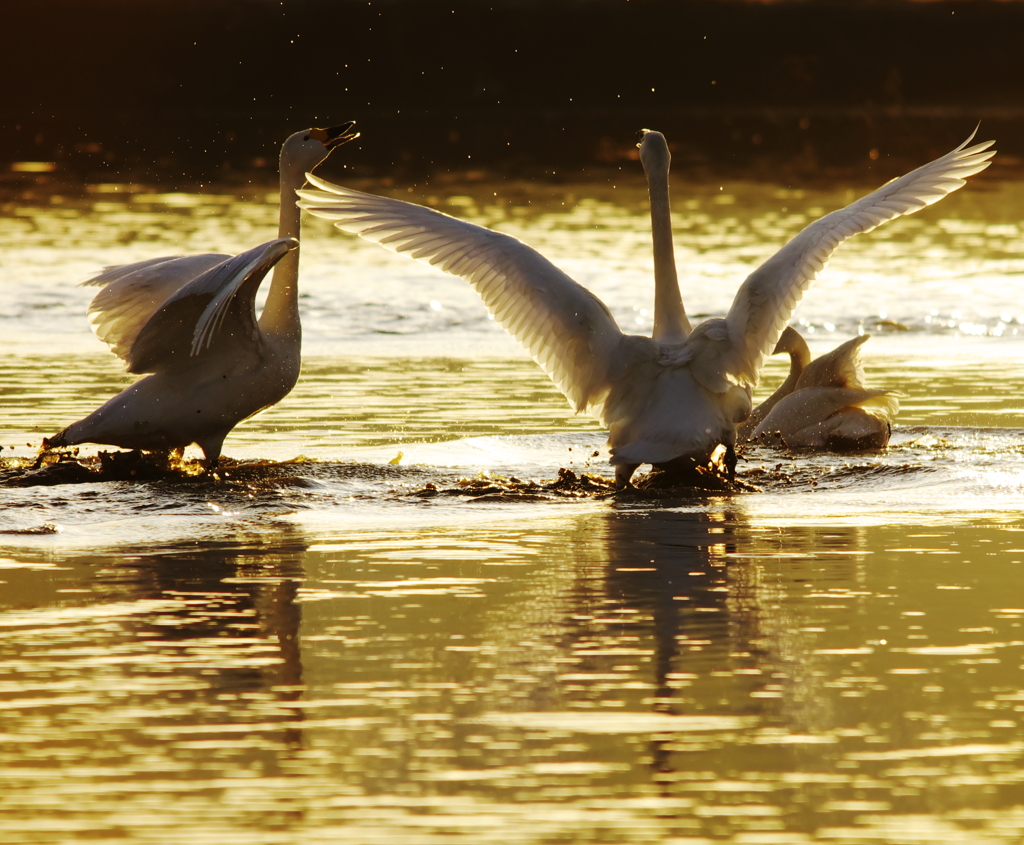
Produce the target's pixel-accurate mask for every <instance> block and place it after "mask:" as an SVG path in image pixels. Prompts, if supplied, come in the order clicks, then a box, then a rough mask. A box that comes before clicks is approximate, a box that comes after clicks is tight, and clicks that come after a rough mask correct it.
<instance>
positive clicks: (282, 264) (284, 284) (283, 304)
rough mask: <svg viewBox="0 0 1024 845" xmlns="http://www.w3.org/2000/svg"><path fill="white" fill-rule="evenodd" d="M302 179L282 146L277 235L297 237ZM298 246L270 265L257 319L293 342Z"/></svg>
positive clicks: (297, 326) (297, 325)
mask: <svg viewBox="0 0 1024 845" xmlns="http://www.w3.org/2000/svg"><path fill="white" fill-rule="evenodd" d="M305 180H306V174H305V169H304V168H303V167H302V166H301V164H300V163H298V162H295V161H294V160H293V159H292V157H291V156H289V155H288V154H287V145H286V147H285V149H283V150H282V152H281V196H280V200H279V204H280V208H281V210H280V217H279V219H278V224H277V236H278V237H279V238H295V239H298V238H299V228H300V221H301V216H302V212H301V210H300V209H299V207H298V206H297V205H296V204H295V191H296V190H298V189H299V188H301V187H302V184H303V182H305ZM300 249H301V247H300ZM300 249H294V250H292V251H291V252H289V253H288V254H287V255H286V256H285V257H284V258H282V259H281V260H280V261H278V262H277V265H276V266H275V267H274V275H273V276H272V278H271V281H270V290H269V292H268V293H267V301H266V303H265V304H264V306H263V313H262V314H260V320H259V324H260V329H262V330H263V331H264V332H265V333H267V334H271V335H277V336H283V337H287V338H288V339H289V340H294V341H295V342H298V341H299V340H301V338H302V323H301V322H300V320H299V251H300Z"/></svg>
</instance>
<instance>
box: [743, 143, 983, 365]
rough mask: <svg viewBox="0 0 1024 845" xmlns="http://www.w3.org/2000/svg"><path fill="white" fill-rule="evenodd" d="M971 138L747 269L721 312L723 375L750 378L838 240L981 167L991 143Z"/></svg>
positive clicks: (938, 194) (907, 210)
mask: <svg viewBox="0 0 1024 845" xmlns="http://www.w3.org/2000/svg"><path fill="white" fill-rule="evenodd" d="M973 138H974V134H973V133H972V134H971V137H970V138H968V139H967V140H966V141H964V142H963V143H962V144H961V145H960V146H959V147H957V148H956V149H955V150H952V151H951V152H949V153H947V154H946V155H944V156H942V157H941V158H938V159H936V160H935V161H932V162H930V163H928V164H926V165H924V166H922V167H919V168H917V169H916V170H913V171H911V172H910V173H908V174H906V175H905V176H901V177H900V178H898V179H894V180H892V181H891V182H888V183H886V184H885V185H883V186H882V187H881V188H879V189H878V190H877V191H875V192H874V193H872V194H868V195H867V196H866V197H862V198H861V199H859V200H857V201H856V202H854V203H852V204H851V205H848V206H847V207H846V208H843V209H840V210H838V211H833V212H832V213H831V214H827V215H825V216H824V217H822V218H821V219H820V220H817V221H815V222H814V223H811V224H810V225H809V226H807V227H806V228H805V229H803V230H802V231H801V232H800V233H799V234H797V235H796V237H794V238H793V239H792V240H791V241H790V242H789V243H788V244H786V245H785V246H784V247H783V248H782V249H780V250H779V251H778V252H777V253H775V255H773V256H772V257H771V258H769V259H768V260H767V261H766V262H765V263H764V264H762V265H761V266H760V267H759V268H758V269H757V270H755V271H754V272H753V273H751V274H750V275H749V276H748V277H747V279H746V281H744V282H743V284H742V285H741V286H740V289H739V291H738V292H737V293H736V298H735V299H734V300H733V304H732V307H731V308H730V310H729V314H728V317H727V318H726V319H727V322H728V324H729V336H730V340H731V346H732V350H733V354H734V356H735V357H734V359H733V360H731V361H730V362H729V374H730V375H731V376H732V377H733V378H735V379H736V380H737V381H739V382H740V383H744V384H750V385H753V384H756V383H757V379H758V375H759V373H760V370H761V366H762V365H763V363H764V359H765V356H767V355H768V354H769V352H770V351H771V350H772V348H773V347H774V346H775V343H776V341H778V339H779V336H780V335H781V334H782V331H783V329H784V328H785V327H786V324H787V323H788V322H789V319H790V317H792V315H793V311H794V310H795V309H796V306H797V304H798V303H799V302H800V299H801V298H802V297H803V295H804V292H805V291H806V290H807V289H808V288H809V287H810V286H811V284H812V283H813V282H814V280H815V278H816V277H817V275H818V273H820V272H821V271H822V270H823V269H824V267H825V265H826V264H827V263H828V260H829V258H830V257H831V255H832V253H833V252H834V251H835V249H836V247H838V246H839V244H841V243H842V242H843V241H845V240H847V239H848V238H852V237H853V236H854V235H859V234H863V233H864V232H870V231H871V230H872V229H874V228H875V227H877V226H880V225H881V224H883V223H885V222H887V221H889V220H893V219H895V218H897V217H900V216H902V215H905V214H913V213H914V212H915V211H919V210H920V209H922V208H924V207H925V206H928V205H931V204H932V203H934V202H937V201H938V200H940V199H942V198H943V197H945V196H947V195H948V194H950V193H952V192H953V191H955V190H957V189H958V188H960V187H962V186H963V185H964V183H965V181H966V180H967V178H968V177H969V176H973V175H974V174H975V173H979V172H980V171H982V170H984V169H985V168H986V167H988V166H989V164H991V161H990V159H991V158H992V156H993V155H995V150H991V149H989V148H990V147H991V146H992V144H993V143H994V142H993V141H986V142H984V143H981V144H975V145H974V146H973V147H968V146H967V145H968V144H969V143H970V142H971V141H972V140H973Z"/></svg>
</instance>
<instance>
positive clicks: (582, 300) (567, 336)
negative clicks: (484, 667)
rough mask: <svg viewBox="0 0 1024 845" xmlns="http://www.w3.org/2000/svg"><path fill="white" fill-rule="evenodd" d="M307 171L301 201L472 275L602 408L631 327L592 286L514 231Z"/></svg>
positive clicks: (547, 363)
mask: <svg viewBox="0 0 1024 845" xmlns="http://www.w3.org/2000/svg"><path fill="white" fill-rule="evenodd" d="M307 178H308V179H309V181H310V183H312V184H313V185H315V186H316V187H317V188H319V189H320V190H310V189H306V190H300V191H298V194H299V196H300V197H301V198H302V200H301V201H300V202H299V206H300V207H301V208H304V209H306V210H307V211H309V212H310V213H311V214H314V215H316V216H317V217H324V218H326V219H328V220H332V221H334V225H335V226H337V227H338V228H339V229H341V230H342V231H345V232H351V233H353V234H356V235H359V236H360V237H362V238H365V239H366V240H368V241H373V242H375V243H378V244H380V245H381V246H384V247H387V248H388V249H390V250H392V251H393V252H398V253H402V254H404V255H408V256H410V257H411V258H415V259H418V260H419V261H422V262H424V263H427V264H432V265H434V266H435V267H438V268H440V269H441V270H444V271H445V272H446V273H451V274H452V275H454V276H459V277H460V278H463V279H465V280H466V281H467V282H469V283H470V284H471V285H472V286H473V288H474V289H475V290H476V292H477V293H478V294H480V297H481V299H483V301H484V304H485V305H486V306H487V309H488V311H490V313H491V314H492V315H493V316H494V319H495V320H496V321H497V322H498V324H499V325H501V326H502V327H503V328H504V329H505V330H506V331H507V332H508V333H509V334H511V335H512V336H513V337H514V338H515V339H516V340H518V341H519V342H520V343H521V344H522V345H523V346H524V347H526V349H527V350H528V351H529V352H530V354H531V355H532V356H533V359H534V360H535V361H536V362H537V363H538V364H539V365H540V366H541V367H542V368H543V370H544V371H545V372H546V373H547V374H548V375H549V376H550V377H551V379H552V380H553V381H554V382H555V384H557V385H558V387H559V389H560V390H561V391H562V392H563V393H564V394H565V395H566V397H568V399H569V402H570V403H571V404H572V405H573V407H574V408H575V409H576V410H577V411H582V410H584V409H589V410H590V411H591V412H592V413H594V414H595V415H599V414H600V409H601V406H602V403H603V402H604V398H605V396H606V394H607V390H608V385H609V381H610V378H611V376H610V373H611V371H612V369H613V367H614V366H615V357H616V352H617V350H618V347H619V345H620V342H621V341H622V339H623V337H624V336H623V334H622V332H621V331H620V330H619V327H618V326H617V325H616V323H615V319H614V318H613V317H612V315H611V313H610V312H609V311H608V309H607V308H606V307H605V305H604V303H603V302H601V300H599V299H598V298H597V297H596V296H594V295H593V294H592V293H591V292H590V291H588V290H587V289H586V288H584V287H583V286H581V285H580V284H578V283H577V282H575V281H573V280H572V279H570V278H569V277H568V276H567V275H566V274H565V273H563V272H562V271H561V270H559V269H558V268H557V267H555V266H554V265H553V264H552V263H551V262H550V261H548V260H547V259H546V258H544V256H542V255H540V253H538V252H537V251H536V250H534V249H532V248H531V247H529V246H527V245H526V244H524V243H522V242H521V241H519V240H516V239H515V238H513V237H511V236H510V235H505V234H502V233H500V232H495V231H493V230H491V229H486V228H484V227H483V226H477V225H476V224H474V223H467V222H465V221H463V220H458V219H457V218H455V217H450V216H448V215H447V214H442V213H441V212H439V211H434V210H433V209H429V208H424V207H423V206H420V205H414V204H413V203H409V202H403V201H402V200H397V199H391V198H388V197H378V196H373V195H371V194H364V193H360V192H359V191H353V190H350V189H349V188H343V187H342V186H340V185H334V184H331V183H330V182H325V181H324V180H323V179H319V178H317V177H316V176H313V175H312V174H307Z"/></svg>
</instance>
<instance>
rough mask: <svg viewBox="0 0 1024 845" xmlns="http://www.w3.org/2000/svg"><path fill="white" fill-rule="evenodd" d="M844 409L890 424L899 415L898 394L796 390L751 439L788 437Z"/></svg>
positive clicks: (853, 389)
mask: <svg viewBox="0 0 1024 845" xmlns="http://www.w3.org/2000/svg"><path fill="white" fill-rule="evenodd" d="M844 408H860V409H861V410H863V411H866V412H867V413H869V414H871V415H872V416H874V417H878V419H880V420H883V421H885V422H889V421H891V420H892V419H894V418H895V416H896V414H897V413H899V409H900V402H899V394H896V393H893V392H892V391H889V390H870V389H862V388H857V387H808V388H804V389H803V390H796V391H794V392H793V393H790V394H789V396H787V397H785V398H784V399H782V400H781V401H780V402H779V404H777V405H776V406H775V407H774V408H772V410H771V411H770V412H769V414H768V416H766V417H765V418H764V419H763V420H761V422H760V423H759V424H758V426H757V428H755V429H754V432H753V434H752V435H751V439H753V440H756V439H758V438H759V437H760V436H761V435H763V434H766V433H774V432H778V433H780V434H781V435H782V436H783V438H785V437H786V436H787V435H792V434H793V433H795V432H797V431H799V430H800V429H802V428H806V427H807V426H809V425H814V424H815V423H820V422H823V421H824V420H827V419H828V418H829V417H831V416H833V415H834V414H838V413H839V412H840V411H842V410H843V409H844Z"/></svg>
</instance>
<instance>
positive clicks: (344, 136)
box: [281, 120, 359, 173]
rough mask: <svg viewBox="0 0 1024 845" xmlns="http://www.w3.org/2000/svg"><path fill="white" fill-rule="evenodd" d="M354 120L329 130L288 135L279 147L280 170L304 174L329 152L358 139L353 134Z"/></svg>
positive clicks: (355, 133)
mask: <svg viewBox="0 0 1024 845" xmlns="http://www.w3.org/2000/svg"><path fill="white" fill-rule="evenodd" d="M353 126H355V121H354V120H348V121H346V122H345V123H341V124H338V125H337V126H332V127H330V128H329V129H303V130H302V131H301V132H296V133H295V134H294V135H290V136H289V137H288V139H287V140H286V141H285V142H284V146H282V147H281V169H282V171H283V170H285V169H286V168H287V169H293V170H297V171H298V172H299V173H305V172H306V171H307V170H312V169H313V168H314V167H316V166H317V165H318V164H320V162H322V161H323V160H324V159H325V158H327V156H329V155H330V154H331V150H333V149H335V148H336V147H340V146H341V145H342V144H347V143H348V142H349V141H353V140H355V139H356V138H358V137H359V133H358V132H353V131H351V130H352V127H353Z"/></svg>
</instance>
